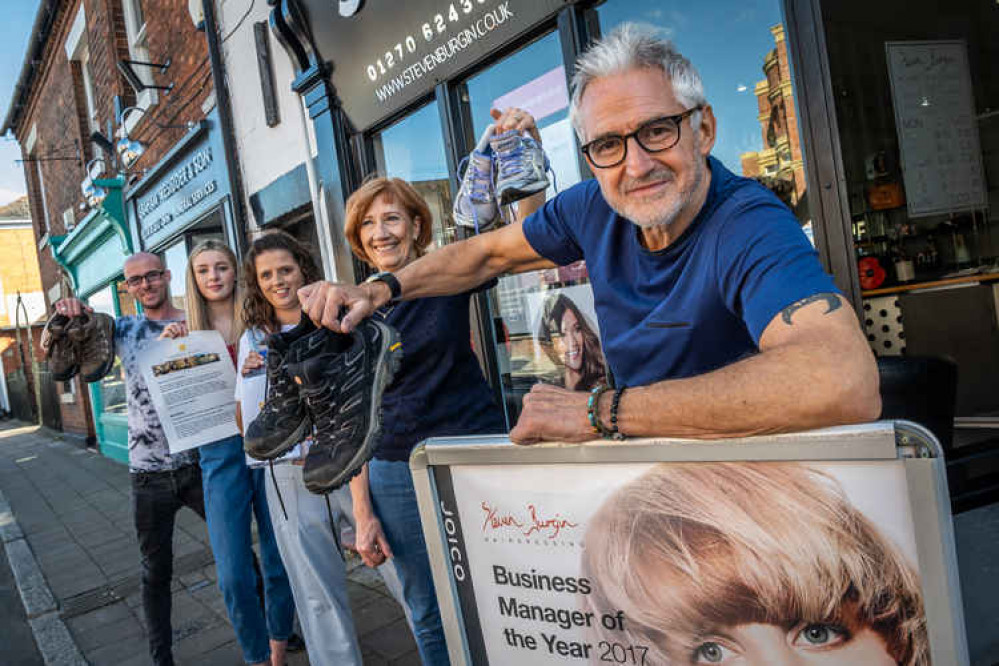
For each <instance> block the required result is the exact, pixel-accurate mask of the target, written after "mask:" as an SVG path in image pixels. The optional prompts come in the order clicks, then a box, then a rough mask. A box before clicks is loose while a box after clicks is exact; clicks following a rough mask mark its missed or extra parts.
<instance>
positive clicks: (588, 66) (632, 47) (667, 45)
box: [569, 23, 708, 143]
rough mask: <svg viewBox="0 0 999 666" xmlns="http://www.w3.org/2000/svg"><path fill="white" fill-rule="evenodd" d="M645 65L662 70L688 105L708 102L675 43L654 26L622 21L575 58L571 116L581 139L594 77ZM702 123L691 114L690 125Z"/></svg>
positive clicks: (680, 100) (693, 105)
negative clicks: (585, 104)
mask: <svg viewBox="0 0 999 666" xmlns="http://www.w3.org/2000/svg"><path fill="white" fill-rule="evenodd" d="M645 68H652V69H658V70H661V71H662V72H663V74H664V75H665V76H666V78H667V79H668V80H669V81H670V83H671V84H672V87H673V96H674V97H676V100H677V101H678V102H680V104H682V105H683V106H684V107H685V108H688V109H690V108H693V107H695V106H704V105H705V104H707V103H708V100H707V97H705V95H704V83H703V82H702V81H701V75H700V74H698V73H697V69H695V68H694V66H693V65H692V64H690V61H689V60H687V58H686V57H684V56H683V54H681V53H680V52H679V51H677V50H676V47H675V46H673V42H671V41H670V40H668V39H663V38H661V37H659V36H658V35H657V34H656V29H655V28H654V27H652V26H641V25H638V24H635V23H622V24H621V25H619V26H618V27H616V28H614V30H612V31H611V32H610V34H608V35H607V36H606V37H604V38H603V39H600V40H598V41H597V42H595V43H594V44H593V46H591V47H590V48H588V49H587V50H586V51H584V52H583V54H582V55H580V56H579V58H577V59H576V71H575V73H574V74H573V75H572V103H571V104H570V105H569V118H570V119H571V120H572V126H573V127H574V128H575V130H576V135H577V136H578V137H579V140H580V142H582V143H585V142H586V141H587V137H586V136H585V134H584V132H583V126H582V121H581V119H580V117H579V105H580V104H581V103H582V100H583V93H584V92H586V87H587V86H588V85H590V83H592V82H593V81H594V80H595V79H600V78H603V77H605V76H611V75H613V74H619V73H621V72H625V71H628V70H631V69H645ZM699 122H700V113H694V114H692V115H691V117H690V124H691V126H694V127H696V126H697V124H698V123H699Z"/></svg>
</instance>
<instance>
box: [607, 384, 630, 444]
mask: <svg viewBox="0 0 999 666" xmlns="http://www.w3.org/2000/svg"><path fill="white" fill-rule="evenodd" d="M627 388H628V387H627V386H622V387H621V388H619V389H617V390H616V391H614V399H613V400H612V401H611V411H610V421H611V427H610V436H611V439H616V440H618V441H620V440H622V439H626V438H627V437H628V436H627V435H625V434H624V433H623V432H621V431H620V430H618V428H617V410H618V407H620V406H621V396H622V395H624V392H625V391H626V390H627Z"/></svg>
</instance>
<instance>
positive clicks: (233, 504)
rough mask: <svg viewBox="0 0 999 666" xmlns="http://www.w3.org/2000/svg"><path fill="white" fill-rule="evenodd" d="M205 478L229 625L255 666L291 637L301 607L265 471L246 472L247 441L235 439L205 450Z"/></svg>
mask: <svg viewBox="0 0 999 666" xmlns="http://www.w3.org/2000/svg"><path fill="white" fill-rule="evenodd" d="M201 478H202V483H203V484H204V493H205V516H206V518H207V520H208V536H209V538H210V539H211V542H212V551H213V552H214V553H215V572H216V575H217V577H218V584H219V589H220V590H221V591H222V598H223V600H224V601H225V606H226V610H227V611H228V613H229V621H230V622H231V623H232V626H233V629H235V631H236V639H237V640H238V641H239V646H240V648H242V650H243V659H245V660H246V662H247V663H250V664H255V663H258V662H261V661H267V660H268V659H270V653H271V648H270V642H269V639H273V640H276V641H283V640H287V638H288V636H290V635H291V631H292V623H293V622H294V617H295V603H294V601H293V600H292V596H291V586H290V585H289V583H288V574H286V573H285V570H284V565H283V564H282V563H281V555H280V554H279V553H278V548H277V542H276V541H275V539H274V528H273V527H272V525H271V517H270V512H269V510H268V508H267V497H266V494H265V488H264V470H263V469H253V470H251V469H250V468H248V467H247V466H246V459H245V457H244V455H243V438H242V437H239V436H235V437H230V438H229V439H223V440H221V441H218V442H215V443H213V444H208V445H205V446H203V447H201ZM254 516H255V517H256V519H257V536H258V540H259V544H260V559H261V567H262V569H263V572H262V573H263V578H264V581H263V583H264V604H263V607H261V603H260V597H259V596H258V594H257V573H256V570H255V569H254V564H253V535H252V533H251V531H250V521H251V519H252V518H253V517H254Z"/></svg>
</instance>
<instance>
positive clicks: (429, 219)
mask: <svg viewBox="0 0 999 666" xmlns="http://www.w3.org/2000/svg"><path fill="white" fill-rule="evenodd" d="M382 195H384V196H385V198H386V200H387V201H389V202H391V203H398V204H399V205H400V206H402V208H403V209H404V210H405V211H406V213H408V214H409V216H410V217H412V218H417V217H419V218H420V231H419V233H418V234H417V236H416V240H415V247H416V254H417V256H422V255H423V253H424V251H425V250H426V248H427V246H428V245H430V240H431V238H432V237H433V226H434V216H433V213H431V212H430V207H429V206H428V205H427V202H426V201H425V200H424V199H423V197H422V196H420V193H419V192H417V191H416V188H415V187H413V186H412V185H410V184H409V183H407V182H406V181H404V180H403V179H401V178H385V177H383V176H378V177H374V178H371V179H370V180H368V181H366V182H365V183H364V184H363V185H361V186H360V187H359V188H358V189H357V190H356V191H355V192H354V193H353V194H351V195H350V197H349V198H348V199H347V221H346V234H347V240H348V241H349V242H350V249H351V250H353V251H354V254H355V255H357V258H358V259H360V260H361V261H364V262H366V263H368V264H371V265H372V266H374V265H375V262H373V261H372V260H371V257H369V256H368V253H367V252H365V251H364V246H363V245H362V244H361V223H362V222H363V221H364V216H365V215H367V214H368V209H369V208H371V204H372V203H374V200H375V199H377V198H378V197H379V196H382Z"/></svg>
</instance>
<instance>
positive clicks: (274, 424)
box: [243, 317, 316, 460]
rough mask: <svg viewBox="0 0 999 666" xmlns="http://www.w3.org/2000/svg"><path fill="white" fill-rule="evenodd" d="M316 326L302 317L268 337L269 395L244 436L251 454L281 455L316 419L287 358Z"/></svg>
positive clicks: (259, 457) (261, 457)
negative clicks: (290, 371)
mask: <svg viewBox="0 0 999 666" xmlns="http://www.w3.org/2000/svg"><path fill="white" fill-rule="evenodd" d="M315 330H316V326H315V324H313V323H312V320H311V319H309V318H308V317H302V320H301V321H299V322H298V325H297V326H295V328H293V329H291V330H290V331H286V332H284V333H274V334H272V335H270V336H268V337H267V389H266V391H265V395H266V396H267V397H266V399H265V402H264V404H263V407H261V408H260V413H259V414H258V415H257V418H255V419H253V422H252V423H250V425H249V426H247V428H246V433H245V435H244V437H243V450H244V451H246V455H248V456H250V457H251V458H256V459H257V460H273V459H275V458H278V457H280V456H282V455H284V454H285V453H287V452H288V451H290V450H291V448H292V447H293V446H295V444H297V443H298V442H300V441H302V440H303V439H305V436H306V435H308V434H309V430H310V428H311V427H312V423H311V422H310V421H309V417H308V414H307V413H306V411H305V403H304V402H303V400H302V398H301V396H300V395H299V389H298V384H296V383H295V382H293V381H292V379H291V376H290V375H289V374H288V371H287V366H286V361H287V356H288V351H289V348H290V347H291V346H292V344H293V343H294V342H296V341H298V340H300V339H301V338H303V337H305V336H307V335H308V334H309V333H311V332H313V331H315Z"/></svg>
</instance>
